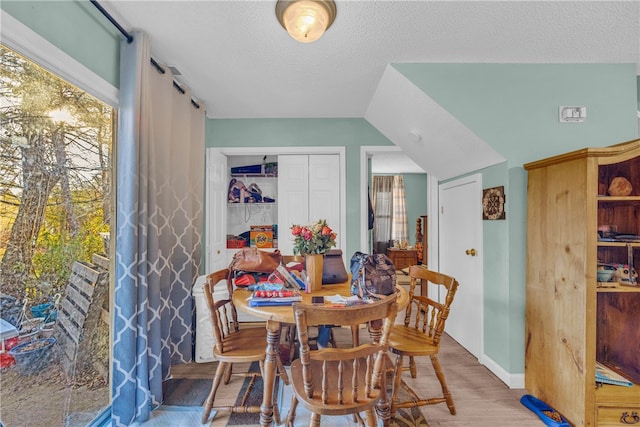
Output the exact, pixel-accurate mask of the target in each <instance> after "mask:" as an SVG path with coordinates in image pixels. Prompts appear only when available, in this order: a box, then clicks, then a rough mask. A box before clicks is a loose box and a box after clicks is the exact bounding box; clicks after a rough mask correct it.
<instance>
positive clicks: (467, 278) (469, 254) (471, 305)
mask: <svg viewBox="0 0 640 427" xmlns="http://www.w3.org/2000/svg"><path fill="white" fill-rule="evenodd" d="M439 200H440V210H439V220H440V221H439V224H440V229H439V235H440V241H439V252H440V254H439V257H440V268H439V270H440V272H442V273H444V274H448V275H451V276H453V277H455V278H456V279H457V280H458V283H459V284H460V286H459V287H458V292H457V293H456V295H455V298H454V300H453V304H452V306H451V313H450V315H449V319H448V320H447V323H446V326H445V332H446V333H448V334H449V335H450V336H451V337H452V338H453V339H455V340H456V341H457V342H459V343H460V344H461V345H462V346H463V347H465V348H466V349H467V350H468V351H469V352H470V353H472V354H473V355H474V356H476V357H477V358H480V356H481V354H482V352H483V276H482V274H483V269H482V258H483V257H482V203H481V202H482V176H481V175H479V174H478V175H473V176H469V177H465V178H461V179H458V180H455V181H452V182H447V183H446V184H442V185H440V187H439Z"/></svg>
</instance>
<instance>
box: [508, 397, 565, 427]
mask: <svg viewBox="0 0 640 427" xmlns="http://www.w3.org/2000/svg"><path fill="white" fill-rule="evenodd" d="M520 403H522V404H523V405H524V406H526V407H527V408H529V409H530V410H531V411H532V412H533V413H534V414H536V415H537V416H538V418H540V419H541V420H542V422H543V423H545V425H547V426H549V427H571V424H569V422H568V421H567V420H566V419H565V418H564V417H563V416H562V415H560V413H558V411H556V410H555V409H553V408H552V407H551V406H549V405H547V404H546V403H545V402H543V401H542V400H540V399H537V398H535V397H533V396H532V395H530V394H525V395H524V396H522V397H521V398H520ZM552 417H553V418H552ZM557 420H560V421H557Z"/></svg>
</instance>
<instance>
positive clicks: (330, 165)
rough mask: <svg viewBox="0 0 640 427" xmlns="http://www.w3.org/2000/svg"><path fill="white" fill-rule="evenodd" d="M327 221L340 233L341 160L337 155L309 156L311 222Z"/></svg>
mask: <svg viewBox="0 0 640 427" xmlns="http://www.w3.org/2000/svg"><path fill="white" fill-rule="evenodd" d="M319 219H326V220H327V224H329V226H330V227H331V228H332V229H333V230H334V231H335V232H336V233H338V234H339V233H340V231H341V230H340V159H339V157H338V155H337V154H312V155H310V156H309V221H308V222H310V223H314V222H316V221H318V220H319Z"/></svg>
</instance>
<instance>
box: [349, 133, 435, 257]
mask: <svg viewBox="0 0 640 427" xmlns="http://www.w3.org/2000/svg"><path fill="white" fill-rule="evenodd" d="M401 152H403V150H402V148H400V147H398V146H397V145H362V146H360V251H362V252H365V253H368V252H369V250H370V249H369V228H368V224H369V200H368V198H367V195H368V194H369V176H370V175H371V173H370V163H369V160H370V159H371V156H373V155H374V154H385V153H401ZM425 173H426V174H427V198H428V200H427V215H428V216H429V221H428V223H427V227H428V229H427V230H426V231H428V235H427V240H428V241H427V244H428V247H429V248H434V249H432V250H429V251H428V253H427V256H428V259H427V265H429V268H431V269H433V270H437V269H438V262H439V261H438V260H439V258H438V251H437V250H435V248H437V247H438V179H437V177H435V176H433V175H431V174H430V173H428V172H425Z"/></svg>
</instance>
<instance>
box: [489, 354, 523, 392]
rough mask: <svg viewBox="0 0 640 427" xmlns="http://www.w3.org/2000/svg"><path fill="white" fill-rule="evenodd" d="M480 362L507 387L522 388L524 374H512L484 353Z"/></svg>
mask: <svg viewBox="0 0 640 427" xmlns="http://www.w3.org/2000/svg"><path fill="white" fill-rule="evenodd" d="M480 363H481V364H483V365H484V366H486V367H487V369H489V370H490V371H491V372H493V374H494V375H495V376H496V377H498V379H500V381H502V382H503V383H505V384H506V385H507V387H509V388H524V374H512V373H510V372H507V371H506V370H505V369H504V368H503V367H502V366H500V365H499V364H498V363H496V362H495V361H494V360H493V359H491V358H490V357H489V356H487V355H486V354H483V355H482V358H481V360H480Z"/></svg>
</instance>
